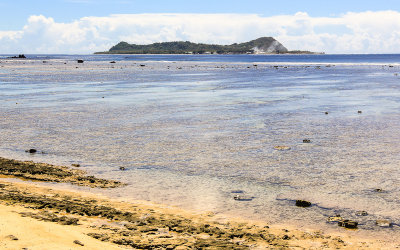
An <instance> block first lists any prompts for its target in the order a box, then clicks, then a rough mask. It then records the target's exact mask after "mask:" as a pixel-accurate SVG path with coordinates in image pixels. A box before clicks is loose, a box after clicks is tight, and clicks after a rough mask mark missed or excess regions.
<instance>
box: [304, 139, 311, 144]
mask: <svg viewBox="0 0 400 250" xmlns="http://www.w3.org/2000/svg"><path fill="white" fill-rule="evenodd" d="M303 143H311V140H310V139H304V140H303Z"/></svg>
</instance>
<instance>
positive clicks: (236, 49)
mask: <svg viewBox="0 0 400 250" xmlns="http://www.w3.org/2000/svg"><path fill="white" fill-rule="evenodd" d="M95 54H323V53H317V52H311V51H301V50H294V51H289V50H288V49H287V48H286V47H285V46H283V45H282V44H281V43H280V42H278V41H277V40H275V39H274V38H273V37H260V38H258V39H255V40H252V41H249V42H245V43H234V44H231V45H217V44H204V43H193V42H189V41H186V42H183V41H177V42H162V43H153V44H148V45H137V44H129V43H127V42H120V43H118V44H117V45H115V46H113V47H112V48H111V49H110V50H109V51H105V52H96V53H95Z"/></svg>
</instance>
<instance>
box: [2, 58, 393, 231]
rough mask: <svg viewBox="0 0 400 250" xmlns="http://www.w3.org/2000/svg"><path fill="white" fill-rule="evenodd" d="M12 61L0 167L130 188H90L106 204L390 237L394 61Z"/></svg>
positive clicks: (6, 75)
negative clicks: (63, 172)
mask: <svg viewBox="0 0 400 250" xmlns="http://www.w3.org/2000/svg"><path fill="white" fill-rule="evenodd" d="M7 56H8V55H0V102H1V109H0V129H1V133H0V156H3V157H9V158H15V159H21V160H34V161H40V162H47V163H54V164H62V165H67V166H69V165H71V164H73V163H79V164H80V165H81V168H82V169H83V170H85V171H87V172H88V173H90V174H93V175H96V176H98V177H103V178H111V179H115V180H119V181H123V182H125V183H127V184H128V185H127V186H126V187H123V188H119V189H115V190H90V191H92V192H98V193H102V194H104V195H107V196H111V197H113V198H118V199H123V200H146V201H150V202H155V203H161V204H166V205H173V206H179V207H182V208H184V209H188V210H191V211H197V212H201V211H211V212H214V213H215V214H220V215H226V216H229V217H241V218H244V219H251V220H263V221H268V222H271V223H275V224H291V225H295V226H296V227H300V228H301V227H304V228H309V227H315V228H322V229H324V230H328V231H329V230H331V231H335V230H344V229H340V228H338V226H337V225H336V224H330V223H328V222H327V218H328V216H333V215H336V214H341V215H342V217H345V218H348V219H353V220H356V221H358V222H359V223H360V224H359V230H358V231H357V232H356V233H366V234H367V235H372V236H376V237H397V236H398V230H399V225H398V224H399V223H400V221H399V218H400V201H399V199H398V197H400V168H399V166H400V75H399V74H400V55H26V56H27V57H28V59H26V60H20V59H7ZM77 59H82V60H84V63H77V62H76V60H77ZM110 62H113V63H110ZM114 62H115V63H114ZM303 140H305V141H303ZM308 140H309V141H308ZM276 146H286V147H288V148H290V149H288V150H277V149H276V148H275V147H276ZM30 148H35V149H37V150H38V151H39V153H37V154H34V155H31V154H27V153H25V150H27V149H30ZM42 151H43V153H40V152H42ZM121 167H123V168H125V170H123V171H122V170H120V168H121ZM48 185H56V186H66V184H48ZM71 188H72V187H71ZM77 189H85V188H77ZM236 195H240V196H241V197H245V199H243V200H235V199H234V196H236ZM297 199H303V200H307V201H310V202H311V203H312V204H313V206H312V207H310V208H299V207H296V206H295V205H294V204H295V201H296V200H297ZM358 211H366V212H367V213H368V216H357V215H356V214H357V212H358ZM377 219H388V220H390V221H391V222H392V223H393V226H392V227H389V228H382V227H379V226H377V225H375V221H376V220H377Z"/></svg>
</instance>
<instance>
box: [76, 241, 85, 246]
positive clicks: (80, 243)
mask: <svg viewBox="0 0 400 250" xmlns="http://www.w3.org/2000/svg"><path fill="white" fill-rule="evenodd" d="M74 243H75V244H77V245H79V246H84V244H83V243H82V242H80V241H79V240H74Z"/></svg>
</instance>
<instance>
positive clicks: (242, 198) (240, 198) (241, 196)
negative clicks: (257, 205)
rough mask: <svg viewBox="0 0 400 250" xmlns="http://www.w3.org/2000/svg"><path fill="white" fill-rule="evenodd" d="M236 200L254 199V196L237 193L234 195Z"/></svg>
mask: <svg viewBox="0 0 400 250" xmlns="http://www.w3.org/2000/svg"><path fill="white" fill-rule="evenodd" d="M233 199H234V200H235V201H252V200H253V197H249V196H245V195H238V194H237V195H235V196H233Z"/></svg>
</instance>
